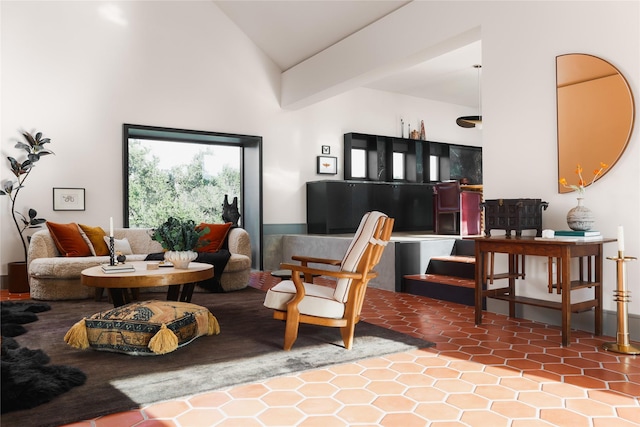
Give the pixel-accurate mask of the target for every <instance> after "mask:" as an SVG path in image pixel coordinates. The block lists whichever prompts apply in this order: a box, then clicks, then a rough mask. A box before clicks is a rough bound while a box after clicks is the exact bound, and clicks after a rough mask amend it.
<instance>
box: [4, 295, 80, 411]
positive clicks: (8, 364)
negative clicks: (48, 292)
mask: <svg viewBox="0 0 640 427" xmlns="http://www.w3.org/2000/svg"><path fill="white" fill-rule="evenodd" d="M50 309H51V307H50V306H49V305H48V304H45V303H34V302H26V301H20V302H13V301H3V302H2V303H0V321H1V322H2V350H1V356H0V365H1V366H0V367H1V373H0V375H1V378H2V402H1V406H0V409H1V411H2V413H3V414H5V413H7V412H11V411H18V410H24V409H31V408H35V407H36V406H38V405H41V404H43V403H46V402H49V401H51V400H53V399H54V398H55V397H57V396H59V395H61V394H62V393H65V392H67V391H69V390H71V389H72V388H73V387H77V386H80V385H82V384H84V382H85V381H86V379H87V378H86V376H85V374H84V373H83V372H82V371H80V370H79V369H77V368H74V367H71V366H59V365H49V362H50V358H49V356H48V355H47V354H46V353H45V352H44V351H42V350H41V349H30V348H27V347H21V346H20V344H19V343H18V342H17V341H16V340H15V338H12V337H16V336H19V335H22V334H25V333H26V332H27V331H28V330H27V329H26V328H25V327H24V326H23V325H24V324H27V323H32V322H35V321H37V320H38V316H37V314H36V313H41V312H44V311H48V310H50Z"/></svg>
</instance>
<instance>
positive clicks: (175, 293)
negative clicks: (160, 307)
mask: <svg viewBox="0 0 640 427" xmlns="http://www.w3.org/2000/svg"><path fill="white" fill-rule="evenodd" d="M179 296H180V285H170V286H169V290H167V301H178V297H179Z"/></svg>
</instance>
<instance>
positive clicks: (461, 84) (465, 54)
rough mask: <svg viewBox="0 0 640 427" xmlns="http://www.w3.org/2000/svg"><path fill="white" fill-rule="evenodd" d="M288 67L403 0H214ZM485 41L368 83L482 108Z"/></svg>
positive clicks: (379, 16) (259, 43) (372, 85)
mask: <svg viewBox="0 0 640 427" xmlns="http://www.w3.org/2000/svg"><path fill="white" fill-rule="evenodd" d="M212 1H213V2H214V3H216V4H217V5H218V6H219V7H220V9H221V10H222V11H223V12H224V13H225V14H226V15H227V16H228V17H229V18H230V19H231V20H232V21H233V22H234V23H235V24H236V25H237V26H238V27H239V28H240V29H241V30H242V31H243V32H244V33H245V34H246V35H247V36H248V37H249V38H250V39H251V40H252V41H253V42H254V43H255V44H256V46H258V47H259V48H260V49H262V51H263V52H264V53H265V54H266V55H267V56H268V57H269V58H271V60H272V61H273V62H274V63H275V64H276V65H278V66H279V67H280V69H281V70H282V71H286V70H288V69H290V68H292V67H294V66H295V65H297V64H299V63H301V62H303V61H305V60H306V59H308V58H310V57H312V56H314V55H315V54H317V53H319V52H321V51H323V50H324V49H327V48H329V47H331V46H332V45H334V44H335V43H337V42H339V41H340V40H343V39H345V38H347V37H349V36H350V35H352V34H354V33H356V32H357V31H359V30H361V29H362V28H365V27H366V26H368V25H370V24H372V23H374V22H375V21H377V20H379V19H381V18H383V17H384V16H386V15H388V14H390V13H393V12H394V11H395V10H397V9H399V8H401V7H403V6H405V5H406V4H407V3H410V2H409V1H404V0H374V1H367V0H362V1H360V0H359V1H341V0H324V1H309V0H299V1H298V0H289V1H270V0H264V1H237V0H235V1H234V0H212ZM481 50H482V44H481V41H477V42H474V43H472V44H469V45H467V46H464V47H461V48H459V49H456V50H453V51H450V52H447V53H445V54H443V55H441V56H438V57H436V58H433V59H430V60H429V61H426V62H424V63H422V64H419V65H416V66H413V67H411V68H407V69H405V70H403V71H400V72H398V73H396V74H394V75H391V76H388V77H386V78H384V79H382V80H378V81H375V82H372V83H370V84H368V85H367V87H369V88H371V89H377V90H382V91H387V92H393V93H399V94H404V95H410V96H416V97H420V98H425V99H431V100H435V101H441V102H448V103H452V104H458V105H464V106H467V107H472V108H478V101H479V89H478V83H479V82H478V78H479V76H478V71H477V70H476V69H475V68H474V67H473V65H474V64H481V57H482V53H481Z"/></svg>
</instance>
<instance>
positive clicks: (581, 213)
mask: <svg viewBox="0 0 640 427" xmlns="http://www.w3.org/2000/svg"><path fill="white" fill-rule="evenodd" d="M582 202H583V199H582V197H578V206H576V207H575V208H573V209H571V210H569V212H567V225H569V228H570V229H572V230H579V231H587V230H591V228H592V227H593V224H594V222H595V218H594V216H593V212H591V209H589V208H587V207H585V206H583V205H582Z"/></svg>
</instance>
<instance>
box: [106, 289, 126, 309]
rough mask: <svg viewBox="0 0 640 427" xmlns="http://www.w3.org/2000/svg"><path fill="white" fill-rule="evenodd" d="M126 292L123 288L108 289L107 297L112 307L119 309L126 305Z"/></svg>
mask: <svg viewBox="0 0 640 427" xmlns="http://www.w3.org/2000/svg"><path fill="white" fill-rule="evenodd" d="M126 293H127V290H126V289H123V288H109V295H110V296H111V301H113V306H114V307H120V306H123V305H125V304H126V303H127V296H126Z"/></svg>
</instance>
